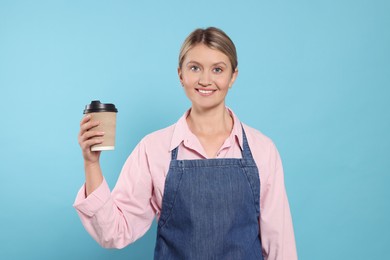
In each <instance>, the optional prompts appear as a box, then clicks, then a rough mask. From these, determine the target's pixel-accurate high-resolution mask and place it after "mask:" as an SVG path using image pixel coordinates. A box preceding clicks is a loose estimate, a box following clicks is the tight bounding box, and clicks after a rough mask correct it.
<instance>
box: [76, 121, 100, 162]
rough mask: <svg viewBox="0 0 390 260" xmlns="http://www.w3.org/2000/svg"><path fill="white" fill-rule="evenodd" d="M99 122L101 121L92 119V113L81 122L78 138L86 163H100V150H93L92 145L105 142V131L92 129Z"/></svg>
mask: <svg viewBox="0 0 390 260" xmlns="http://www.w3.org/2000/svg"><path fill="white" fill-rule="evenodd" d="M99 123H100V122H99V121H91V116H90V115H86V116H85V117H83V119H82V120H81V122H80V132H79V135H78V140H79V145H80V147H81V151H82V153H83V157H84V162H85V163H86V164H95V163H99V157H100V151H91V146H93V145H95V144H101V143H102V142H103V136H104V132H98V131H94V130H91V129H92V128H93V127H95V126H98V125H99Z"/></svg>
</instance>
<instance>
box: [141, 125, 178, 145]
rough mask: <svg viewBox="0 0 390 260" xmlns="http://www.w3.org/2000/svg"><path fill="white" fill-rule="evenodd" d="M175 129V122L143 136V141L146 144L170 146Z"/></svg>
mask: <svg viewBox="0 0 390 260" xmlns="http://www.w3.org/2000/svg"><path fill="white" fill-rule="evenodd" d="M174 130H175V124H172V125H170V126H167V127H165V128H162V129H159V130H156V131H154V132H151V133H149V134H147V135H146V136H145V137H144V138H142V140H141V143H143V144H144V145H146V146H156V145H157V146H166V147H169V145H170V143H171V140H172V136H173V132H174Z"/></svg>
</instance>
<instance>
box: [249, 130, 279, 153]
mask: <svg viewBox="0 0 390 260" xmlns="http://www.w3.org/2000/svg"><path fill="white" fill-rule="evenodd" d="M242 126H243V128H244V130H245V134H246V137H247V139H248V144H249V146H250V147H251V148H252V147H255V148H256V149H257V150H262V151H263V152H269V151H270V150H276V146H275V144H274V142H273V141H272V139H271V138H270V137H268V136H267V135H265V134H264V133H262V132H261V131H260V130H258V129H256V128H253V127H251V126H248V125H246V124H244V123H242Z"/></svg>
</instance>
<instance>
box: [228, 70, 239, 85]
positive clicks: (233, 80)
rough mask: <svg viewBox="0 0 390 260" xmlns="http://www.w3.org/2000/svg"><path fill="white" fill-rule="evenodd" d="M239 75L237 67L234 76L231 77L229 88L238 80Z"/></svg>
mask: <svg viewBox="0 0 390 260" xmlns="http://www.w3.org/2000/svg"><path fill="white" fill-rule="evenodd" d="M237 76H238V68H236V69H235V70H234V72H233V74H232V78H231V79H230V83H229V88H231V87H232V86H233V84H234V82H235V81H236V78H237Z"/></svg>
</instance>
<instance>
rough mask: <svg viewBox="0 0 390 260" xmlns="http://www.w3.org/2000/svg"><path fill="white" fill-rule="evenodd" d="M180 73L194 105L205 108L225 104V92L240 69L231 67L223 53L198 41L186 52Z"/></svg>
mask: <svg viewBox="0 0 390 260" xmlns="http://www.w3.org/2000/svg"><path fill="white" fill-rule="evenodd" d="M178 73H179V78H180V81H181V83H182V85H183V87H184V90H185V92H186V95H187V97H188V98H189V99H190V100H191V102H192V107H193V108H195V109H201V110H204V109H210V108H215V107H218V106H223V107H224V106H225V97H226V94H227V92H228V90H229V88H230V87H231V86H232V85H233V83H234V81H235V79H236V77H237V74H238V71H237V70H235V71H232V65H231V63H230V60H229V58H228V57H227V56H226V55H225V54H224V53H222V52H220V51H218V50H214V49H210V48H209V47H207V46H206V45H204V44H198V45H196V46H195V47H193V48H192V49H190V50H189V51H188V52H187V54H186V56H185V58H184V60H183V64H182V67H181V68H179V69H178Z"/></svg>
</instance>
